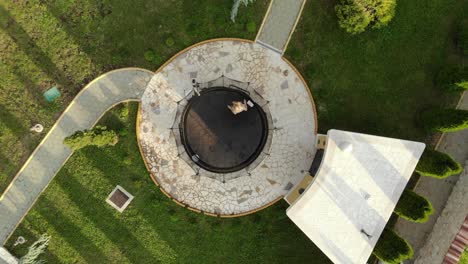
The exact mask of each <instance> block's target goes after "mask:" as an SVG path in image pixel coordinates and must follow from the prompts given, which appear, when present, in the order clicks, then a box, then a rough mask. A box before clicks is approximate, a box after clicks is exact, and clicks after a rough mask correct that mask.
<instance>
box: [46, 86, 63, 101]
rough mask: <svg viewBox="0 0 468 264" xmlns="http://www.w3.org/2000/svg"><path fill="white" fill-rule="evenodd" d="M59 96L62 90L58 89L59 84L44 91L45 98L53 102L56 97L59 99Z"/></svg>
mask: <svg viewBox="0 0 468 264" xmlns="http://www.w3.org/2000/svg"><path fill="white" fill-rule="evenodd" d="M59 96H60V91H59V90H58V88H57V86H54V87H52V88H50V89H49V90H47V91H46V92H45V93H44V98H45V99H46V100H47V102H52V101H54V100H55V99H57V98H58V97H59Z"/></svg>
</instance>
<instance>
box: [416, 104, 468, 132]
mask: <svg viewBox="0 0 468 264" xmlns="http://www.w3.org/2000/svg"><path fill="white" fill-rule="evenodd" d="M419 123H420V124H421V125H422V126H423V128H424V129H426V130H427V131H433V132H436V131H438V132H454V131H459V130H463V129H466V128H468V110H460V109H440V108H434V109H428V110H425V111H423V112H421V114H420V116H419Z"/></svg>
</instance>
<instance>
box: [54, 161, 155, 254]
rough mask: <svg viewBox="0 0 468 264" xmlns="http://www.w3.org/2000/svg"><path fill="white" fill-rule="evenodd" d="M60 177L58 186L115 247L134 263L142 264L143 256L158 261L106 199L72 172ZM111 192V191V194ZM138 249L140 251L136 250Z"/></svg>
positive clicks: (57, 180)
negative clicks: (96, 194)
mask: <svg viewBox="0 0 468 264" xmlns="http://www.w3.org/2000/svg"><path fill="white" fill-rule="evenodd" d="M61 174H63V175H60V176H59V177H57V179H56V182H57V184H58V185H59V186H60V187H61V188H62V189H63V190H64V191H65V192H66V193H67V195H68V197H69V198H70V200H71V201H73V202H74V203H75V204H77V205H80V206H79V209H80V211H81V213H82V214H83V215H84V216H85V217H87V218H88V219H89V220H90V221H92V222H93V223H94V224H95V226H96V227H97V228H99V229H100V230H101V231H102V232H103V233H104V234H105V236H106V237H107V238H108V239H109V240H110V241H112V242H114V244H115V246H116V247H118V248H119V249H120V251H121V252H122V254H124V255H125V256H126V257H127V258H128V259H129V260H130V261H131V262H133V263H142V256H145V257H146V258H147V259H150V260H156V259H157V257H156V256H154V255H153V254H152V252H150V251H148V250H147V249H146V247H145V245H143V244H142V243H141V242H140V240H139V239H138V238H137V237H135V236H134V235H133V233H132V232H131V231H130V230H129V227H128V226H126V225H125V224H124V223H123V222H122V221H121V220H120V219H117V218H116V215H115V214H114V213H112V212H111V210H114V209H112V208H111V207H110V206H108V205H107V204H106V202H105V198H104V197H103V199H102V200H101V199H98V198H96V197H95V196H94V195H93V193H92V192H91V191H90V190H89V189H88V188H86V187H85V186H83V185H82V184H81V183H80V182H79V181H77V180H76V179H75V178H74V177H73V176H72V175H73V174H72V173H71V172H70V171H68V170H67V169H62V172H61ZM110 191H111V190H109V192H110ZM134 249H138V250H134Z"/></svg>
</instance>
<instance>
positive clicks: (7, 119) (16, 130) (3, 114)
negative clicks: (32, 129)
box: [0, 105, 29, 138]
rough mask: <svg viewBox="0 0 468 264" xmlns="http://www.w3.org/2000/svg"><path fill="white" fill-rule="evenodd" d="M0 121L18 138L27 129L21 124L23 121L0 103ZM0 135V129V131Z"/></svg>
mask: <svg viewBox="0 0 468 264" xmlns="http://www.w3.org/2000/svg"><path fill="white" fill-rule="evenodd" d="M0 122H2V123H3V124H5V126H6V127H7V128H8V129H9V130H10V131H11V132H12V133H13V134H15V135H17V136H18V138H19V137H20V136H21V135H24V134H26V133H27V132H28V131H29V129H27V128H26V127H25V126H23V122H21V120H20V119H19V118H17V117H16V116H14V115H13V114H12V113H11V112H10V111H9V110H8V109H6V108H5V107H3V106H2V105H0ZM0 135H1V131H0Z"/></svg>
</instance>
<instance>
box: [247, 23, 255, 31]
mask: <svg viewBox="0 0 468 264" xmlns="http://www.w3.org/2000/svg"><path fill="white" fill-rule="evenodd" d="M246 27H247V31H248V32H255V31H257V24H255V22H254V21H250V22H248V23H247V25H246Z"/></svg>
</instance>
